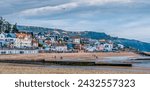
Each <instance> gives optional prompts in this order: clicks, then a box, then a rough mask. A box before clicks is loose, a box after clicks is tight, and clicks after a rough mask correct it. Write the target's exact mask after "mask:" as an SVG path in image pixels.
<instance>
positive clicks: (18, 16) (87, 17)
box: [0, 0, 150, 43]
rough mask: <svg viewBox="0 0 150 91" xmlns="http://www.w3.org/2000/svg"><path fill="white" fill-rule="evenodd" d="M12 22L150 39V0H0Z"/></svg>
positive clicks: (0, 10)
mask: <svg viewBox="0 0 150 91" xmlns="http://www.w3.org/2000/svg"><path fill="white" fill-rule="evenodd" d="M0 16H2V17H4V18H5V19H6V20H7V21H9V22H11V23H13V24H14V23H17V24H18V25H28V26H41V27H48V28H59V29H64V30H67V31H96V32H105V33H107V34H109V35H111V36H114V37H121V38H128V39H136V40H140V41H144V42H149V43H150V0H0Z"/></svg>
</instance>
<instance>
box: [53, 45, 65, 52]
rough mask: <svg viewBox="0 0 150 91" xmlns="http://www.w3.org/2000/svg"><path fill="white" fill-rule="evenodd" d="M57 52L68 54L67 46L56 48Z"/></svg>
mask: <svg viewBox="0 0 150 91" xmlns="http://www.w3.org/2000/svg"><path fill="white" fill-rule="evenodd" d="M55 51H59V52H66V51H67V46H56V47H55Z"/></svg>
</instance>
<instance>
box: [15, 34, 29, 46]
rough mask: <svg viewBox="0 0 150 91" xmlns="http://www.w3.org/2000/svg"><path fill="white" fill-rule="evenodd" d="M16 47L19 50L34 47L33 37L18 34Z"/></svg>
mask: <svg viewBox="0 0 150 91" xmlns="http://www.w3.org/2000/svg"><path fill="white" fill-rule="evenodd" d="M16 37H17V38H16V41H15V47H17V48H25V47H27V48H30V47H32V36H31V35H30V34H26V33H16Z"/></svg>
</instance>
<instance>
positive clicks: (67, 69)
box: [0, 52, 150, 74]
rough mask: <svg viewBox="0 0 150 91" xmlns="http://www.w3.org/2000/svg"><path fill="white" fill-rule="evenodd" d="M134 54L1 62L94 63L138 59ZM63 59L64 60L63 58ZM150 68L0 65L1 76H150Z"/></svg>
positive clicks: (47, 55) (50, 55)
mask: <svg viewBox="0 0 150 91" xmlns="http://www.w3.org/2000/svg"><path fill="white" fill-rule="evenodd" d="M138 56H139V55H137V54H135V53H132V52H120V53H40V54H32V55H31V54H30V55H29V54H28V55H26V54H23V55H22V54H19V55H0V60H33V61H34V60H38V59H46V60H47V61H54V60H56V61H57V60H68V59H69V60H80V61H94V60H96V59H102V58H105V57H133V58H135V57H138ZM62 57H63V58H62ZM149 70H150V69H149V68H139V67H107V66H98V67H97V66H96V67H94V66H93V67H80V66H79V67H78V66H65V65H64V66H63V65H61V66H58V65H57V66H56V65H50V66H48V65H32V64H14V63H0V73H1V74H150V71H149Z"/></svg>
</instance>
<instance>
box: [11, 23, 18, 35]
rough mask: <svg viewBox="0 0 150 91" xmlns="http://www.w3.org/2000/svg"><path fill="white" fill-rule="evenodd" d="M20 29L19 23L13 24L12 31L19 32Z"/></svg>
mask: <svg viewBox="0 0 150 91" xmlns="http://www.w3.org/2000/svg"><path fill="white" fill-rule="evenodd" d="M18 32H19V30H18V29H17V23H16V24H15V25H13V28H12V33H18Z"/></svg>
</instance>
